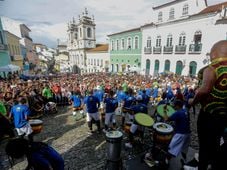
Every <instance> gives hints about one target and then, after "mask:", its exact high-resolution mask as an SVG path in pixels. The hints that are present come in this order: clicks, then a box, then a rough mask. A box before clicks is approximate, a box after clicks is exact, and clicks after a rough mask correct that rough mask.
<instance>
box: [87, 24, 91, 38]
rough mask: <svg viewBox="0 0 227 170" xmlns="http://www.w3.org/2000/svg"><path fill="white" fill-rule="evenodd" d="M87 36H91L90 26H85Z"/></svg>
mask: <svg viewBox="0 0 227 170" xmlns="http://www.w3.org/2000/svg"><path fill="white" fill-rule="evenodd" d="M87 37H88V38H91V28H90V27H88V28H87Z"/></svg>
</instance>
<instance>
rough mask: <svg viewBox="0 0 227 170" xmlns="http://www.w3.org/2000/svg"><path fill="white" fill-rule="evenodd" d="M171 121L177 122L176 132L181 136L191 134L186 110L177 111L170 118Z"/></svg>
mask: <svg viewBox="0 0 227 170" xmlns="http://www.w3.org/2000/svg"><path fill="white" fill-rule="evenodd" d="M169 120H170V121H174V122H175V128H174V129H175V132H176V133H180V134H188V133H190V122H189V118H188V114H187V112H186V110H185V109H181V110H177V111H176V112H175V113H173V115H172V116H170V117H169Z"/></svg>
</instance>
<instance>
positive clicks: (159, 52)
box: [153, 47, 162, 54]
mask: <svg viewBox="0 0 227 170" xmlns="http://www.w3.org/2000/svg"><path fill="white" fill-rule="evenodd" d="M161 52H162V47H153V53H154V54H161Z"/></svg>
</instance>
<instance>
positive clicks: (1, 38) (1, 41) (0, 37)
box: [0, 31, 3, 44]
mask: <svg viewBox="0 0 227 170" xmlns="http://www.w3.org/2000/svg"><path fill="white" fill-rule="evenodd" d="M0 44H3V35H2V31H0Z"/></svg>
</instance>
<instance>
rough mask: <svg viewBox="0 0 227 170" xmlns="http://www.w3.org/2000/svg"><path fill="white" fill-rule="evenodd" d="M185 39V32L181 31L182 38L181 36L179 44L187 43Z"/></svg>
mask: <svg viewBox="0 0 227 170" xmlns="http://www.w3.org/2000/svg"><path fill="white" fill-rule="evenodd" d="M185 40H186V35H185V33H181V34H180V38H179V46H184V45H185Z"/></svg>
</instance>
